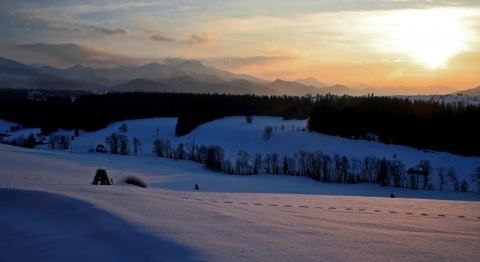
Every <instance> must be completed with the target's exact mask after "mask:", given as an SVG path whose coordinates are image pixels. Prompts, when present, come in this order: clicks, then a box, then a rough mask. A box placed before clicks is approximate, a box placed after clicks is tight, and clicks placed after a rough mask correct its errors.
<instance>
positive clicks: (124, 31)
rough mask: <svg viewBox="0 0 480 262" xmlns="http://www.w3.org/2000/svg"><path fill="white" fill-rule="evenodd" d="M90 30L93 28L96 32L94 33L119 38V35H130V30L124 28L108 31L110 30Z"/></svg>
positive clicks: (98, 28) (99, 28) (100, 28)
mask: <svg viewBox="0 0 480 262" xmlns="http://www.w3.org/2000/svg"><path fill="white" fill-rule="evenodd" d="M92 28H94V31H96V32H100V33H103V34H105V35H109V36H119V35H129V34H130V30H128V29H125V28H120V27H117V28H114V29H110V28H104V27H97V26H92Z"/></svg>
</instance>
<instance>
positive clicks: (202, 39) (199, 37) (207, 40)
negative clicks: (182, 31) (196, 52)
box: [188, 32, 216, 46]
mask: <svg viewBox="0 0 480 262" xmlns="http://www.w3.org/2000/svg"><path fill="white" fill-rule="evenodd" d="M215 35H216V34H215V33H212V32H204V33H201V34H192V35H190V38H189V39H188V43H189V45H190V46H197V45H204V44H211V43H213V42H214V40H215Z"/></svg>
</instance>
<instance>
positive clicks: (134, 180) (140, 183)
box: [120, 175, 147, 188]
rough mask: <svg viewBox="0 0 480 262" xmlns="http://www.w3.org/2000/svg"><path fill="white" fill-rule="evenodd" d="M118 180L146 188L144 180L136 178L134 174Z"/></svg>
mask: <svg viewBox="0 0 480 262" xmlns="http://www.w3.org/2000/svg"><path fill="white" fill-rule="evenodd" d="M120 182H123V183H127V184H130V185H135V186H138V187H143V188H147V183H145V181H143V180H141V179H140V178H138V177H136V176H132V175H128V176H126V177H124V178H122V180H120Z"/></svg>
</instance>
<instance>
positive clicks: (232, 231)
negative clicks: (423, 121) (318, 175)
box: [0, 116, 480, 261]
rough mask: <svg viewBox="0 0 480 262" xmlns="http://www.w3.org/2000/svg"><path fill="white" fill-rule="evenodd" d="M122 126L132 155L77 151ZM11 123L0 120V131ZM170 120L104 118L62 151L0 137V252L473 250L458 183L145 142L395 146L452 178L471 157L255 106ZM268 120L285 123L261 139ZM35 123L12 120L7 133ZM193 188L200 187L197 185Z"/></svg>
mask: <svg viewBox="0 0 480 262" xmlns="http://www.w3.org/2000/svg"><path fill="white" fill-rule="evenodd" d="M123 123H125V124H127V127H128V128H127V129H128V131H127V132H126V133H125V134H126V135H128V137H130V138H132V137H137V138H139V140H140V141H141V143H142V145H143V146H142V149H143V150H142V151H141V152H140V154H139V155H137V156H132V155H128V156H122V155H112V154H102V153H89V152H87V149H88V148H90V147H92V144H93V146H95V145H96V144H98V143H103V142H104V140H105V137H106V136H108V135H109V134H111V133H112V132H117V131H118V129H119V127H120V126H121V125H122V124H123ZM13 124H14V123H10V122H6V121H3V120H0V130H5V129H7V128H8V127H10V126H11V125H13ZM175 124H176V119H175V118H152V119H138V120H127V121H123V122H116V123H112V124H111V125H109V126H108V127H107V128H105V129H101V130H98V131H96V132H83V130H80V135H79V136H78V137H76V138H75V140H74V141H72V145H73V147H72V148H71V149H69V150H49V149H48V148H47V147H46V146H37V147H35V148H34V149H27V148H20V147H13V146H9V145H4V144H0V166H1V170H0V213H1V214H2V215H1V216H0V260H1V261H105V260H115V261H132V260H140V261H327V260H328V261H447V260H451V261H477V260H478V252H479V251H478V246H479V244H480V235H479V234H478V232H479V230H480V194H478V193H476V192H474V191H475V190H476V186H475V185H474V184H473V183H470V191H469V192H467V193H463V192H453V191H452V188H451V187H450V186H449V187H447V188H446V189H445V190H444V191H438V190H411V189H405V188H394V187H392V186H385V187H381V186H379V185H377V184H354V185H352V184H336V183H321V182H317V181H314V180H312V179H309V178H305V177H294V176H282V175H280V176H273V175H264V174H260V175H255V176H240V175H226V174H221V173H214V172H211V171H208V170H206V169H205V168H203V166H202V165H201V164H197V163H194V162H190V161H175V160H172V159H163V158H159V157H156V156H154V155H153V153H152V152H151V150H150V148H151V141H153V139H155V137H156V136H157V134H156V129H157V127H158V129H159V133H158V136H159V137H161V138H166V137H168V138H169V139H170V140H171V141H172V144H177V143H179V142H188V141H192V139H194V140H195V141H196V142H198V144H205V145H209V144H213V143H215V144H219V145H220V146H221V147H222V148H224V149H225V153H226V155H227V157H229V158H230V157H234V156H235V155H236V152H237V150H238V149H239V148H241V149H244V150H247V151H248V152H249V153H251V154H253V153H254V152H260V153H262V154H265V153H272V152H273V151H276V152H279V153H281V152H289V153H293V152H292V151H296V150H297V149H300V148H303V149H304V150H307V151H312V150H322V151H323V152H325V153H328V154H332V152H337V153H340V154H344V155H347V156H354V155H356V156H359V155H363V154H369V153H375V154H376V155H377V156H380V157H381V156H386V157H387V158H389V159H391V156H393V154H397V155H398V158H399V159H401V160H402V161H404V163H405V164H406V166H407V167H408V166H411V165H412V164H415V163H417V161H418V159H421V158H426V159H429V160H430V161H431V162H432V166H434V167H438V166H440V165H443V166H444V167H454V168H456V169H457V171H458V176H459V178H460V179H465V178H466V179H468V177H469V174H470V173H471V172H472V171H473V169H474V168H475V167H476V166H478V164H479V163H480V161H479V158H478V157H464V156H456V155H452V154H448V153H442V152H423V151H419V150H416V149H412V148H406V147H400V146H394V145H384V144H381V143H377V142H372V141H358V140H349V139H343V138H339V137H331V136H326V135H322V134H316V133H311V132H302V131H298V130H297V128H300V127H302V126H304V125H305V121H299V120H282V119H281V118H278V117H259V116H254V117H253V123H252V124H247V123H246V121H245V118H244V117H227V118H223V119H219V120H215V121H212V122H209V123H207V124H204V125H202V126H200V127H199V128H197V129H195V130H194V131H193V132H192V133H191V134H190V135H186V136H183V137H175V136H171V135H172V134H174V130H175ZM265 125H273V126H278V127H280V126H281V125H284V126H285V127H287V128H285V129H284V130H281V129H277V130H274V131H273V133H272V137H271V138H270V140H268V141H263V138H262V132H263V129H264V127H265ZM290 127H294V128H290ZM219 130H221V131H219ZM37 131H39V129H26V130H21V131H19V132H18V133H12V137H15V136H18V135H22V134H25V133H27V134H28V133H29V132H37ZM72 133H73V130H71V131H66V130H59V131H58V132H57V133H56V134H60V135H71V134H72ZM232 137H235V138H236V139H235V140H232V139H231V138H232ZM5 139H10V138H9V137H7V138H5ZM25 163H28V164H25ZM97 168H104V169H106V170H107V173H108V175H109V177H111V178H112V179H113V180H114V185H111V186H98V185H97V186H94V185H91V184H90V183H91V181H92V179H93V177H94V174H95V170H96V169H97ZM127 175H133V176H135V177H137V178H140V179H142V180H143V181H145V182H146V183H147V188H146V189H144V188H139V187H135V186H131V185H127V184H124V183H120V182H119V181H120V180H121V178H123V177H125V176H127ZM432 183H434V184H435V185H437V183H438V181H436V179H433V180H432ZM195 184H198V185H199V188H200V190H198V191H197V190H194V185H195ZM390 193H394V194H395V196H396V197H395V198H390V197H389V196H390Z"/></svg>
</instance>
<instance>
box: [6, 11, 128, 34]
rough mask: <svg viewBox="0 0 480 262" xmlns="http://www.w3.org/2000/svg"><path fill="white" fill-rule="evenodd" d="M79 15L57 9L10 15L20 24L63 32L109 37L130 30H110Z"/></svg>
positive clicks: (115, 28)
mask: <svg viewBox="0 0 480 262" xmlns="http://www.w3.org/2000/svg"><path fill="white" fill-rule="evenodd" d="M76 16H77V15H74V14H71V13H69V12H65V13H62V12H61V10H57V9H46V8H44V9H38V10H19V11H13V12H11V13H10V17H11V18H12V19H13V20H15V21H19V22H26V23H29V24H31V25H35V26H43V27H46V28H49V29H54V30H56V31H61V32H72V33H78V32H88V31H93V32H99V33H102V34H104V35H107V36H125V35H129V34H130V30H128V29H126V28H123V27H114V28H108V27H105V26H98V25H96V24H98V22H95V21H86V20H79V19H78V18H77V17H76Z"/></svg>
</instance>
